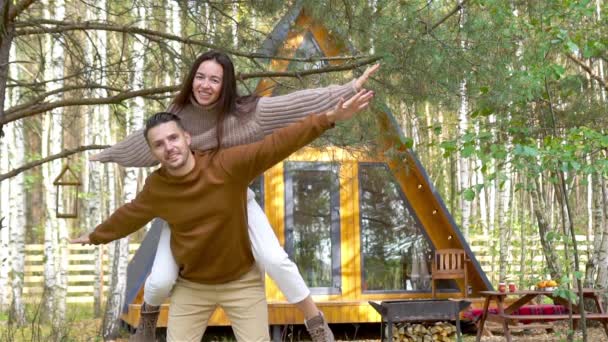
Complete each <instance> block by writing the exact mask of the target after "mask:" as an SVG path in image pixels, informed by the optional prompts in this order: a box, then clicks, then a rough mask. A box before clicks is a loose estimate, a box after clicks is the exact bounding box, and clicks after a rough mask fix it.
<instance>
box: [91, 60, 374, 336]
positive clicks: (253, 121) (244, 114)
mask: <svg viewBox="0 0 608 342" xmlns="http://www.w3.org/2000/svg"><path fill="white" fill-rule="evenodd" d="M378 67H379V65H374V66H372V67H371V68H369V69H367V70H366V71H365V72H364V74H363V75H362V76H361V77H359V78H358V79H356V80H353V81H351V82H349V83H347V84H345V85H342V86H329V87H326V88H319V89H310V90H301V91H297V92H294V93H291V94H288V95H283V96H276V97H261V98H260V97H257V96H239V95H238V93H237V90H236V77H235V72H234V65H233V64H232V61H231V60H230V58H229V57H228V56H227V55H226V54H224V53H222V52H217V51H209V52H207V53H204V54H202V55H201V56H199V57H198V58H197V59H196V61H195V62H194V64H193V65H192V68H191V69H190V71H189V73H188V75H187V77H186V78H185V80H184V82H183V84H182V88H181V90H180V92H179V93H178V94H177V96H176V97H175V99H174V100H173V102H172V104H171V106H170V108H169V111H170V112H173V113H174V114H176V115H178V116H179V117H180V118H181V120H182V122H183V123H184V126H185V127H186V129H188V131H189V132H190V134H191V136H192V145H191V146H192V148H193V149H197V150H210V149H218V148H219V147H220V146H222V147H230V146H234V145H240V144H245V143H251V142H254V141H258V140H260V139H262V138H263V137H264V136H265V135H268V134H270V133H272V132H273V131H274V130H275V129H277V128H280V127H283V126H286V125H287V124H289V123H292V122H295V121H298V120H299V119H301V118H303V117H305V116H306V115H308V114H310V113H322V112H325V111H327V110H330V109H332V108H333V107H335V105H336V104H337V103H338V102H339V101H340V99H344V100H346V99H348V98H350V97H351V96H353V95H354V94H356V93H357V91H358V90H360V89H362V87H363V84H364V83H365V82H366V81H367V79H368V78H369V76H370V75H371V74H373V73H374V72H375V71H376V70H377V69H378ZM92 160H97V161H101V162H116V163H118V164H120V165H122V166H136V167H142V166H152V165H155V164H156V162H155V159H154V157H153V156H152V155H151V153H150V152H149V149H148V146H147V144H146V141H145V139H144V137H143V135H142V132H140V131H138V132H135V133H133V134H131V135H129V136H128V137H127V138H126V139H125V140H123V141H121V142H119V143H117V144H115V145H114V146H112V147H110V148H108V149H106V150H104V151H102V152H101V153H99V154H97V155H95V156H94V157H93V158H92ZM247 212H248V219H249V236H250V240H251V243H252V251H253V255H254V257H255V259H256V261H257V263H258V265H259V266H260V268H261V269H263V270H265V271H266V272H267V273H268V275H269V276H270V277H271V278H272V279H273V280H274V281H275V283H276V284H277V286H278V287H279V288H280V289H281V291H282V292H283V293H284V294H285V297H286V298H287V300H288V301H289V302H290V303H295V305H296V307H297V308H298V309H299V310H301V311H302V313H303V314H304V316H305V318H306V321H305V324H306V327H307V329H308V331H309V333H310V335H311V337H312V338H313V341H333V334H332V333H331V331H330V330H329V327H328V326H327V323H326V322H325V319H324V318H323V315H322V314H321V312H320V311H319V309H318V308H317V306H316V305H315V303H314V301H313V300H312V298H311V297H310V290H309V289H308V287H307V286H306V284H305V283H304V280H303V279H302V276H301V275H300V273H299V271H298V268H297V266H296V265H295V264H294V263H293V262H292V261H291V260H290V259H289V258H288V256H287V254H286V253H285V251H284V250H283V249H282V248H281V246H280V244H279V242H278V240H277V238H276V236H275V234H274V231H273V230H272V227H270V224H269V222H268V219H267V218H266V216H265V214H264V212H263V211H262V209H261V208H260V206H259V205H258V204H257V203H256V202H255V200H254V196H253V192H252V191H251V190H249V191H248V207H247ZM169 239H170V230H169V228H168V227H166V226H165V227H164V228H163V230H162V232H161V237H160V240H159V243H158V249H157V252H156V257H155V260H154V265H153V266H152V271H151V273H150V276H149V277H148V279H147V281H146V285H145V288H144V304H143V306H142V314H141V319H140V324H139V326H138V328H137V332H136V334H135V336H134V339H135V340H149V339H151V338H153V334H154V330H155V327H156V320H157V318H158V312H159V306H160V305H161V304H162V302H163V301H164V300H165V298H166V297H167V296H168V295H169V292H170V291H171V289H172V287H173V285H174V283H175V280H176V279H177V275H178V269H177V265H176V263H175V260H174V259H173V256H172V254H171V250H170V247H169Z"/></svg>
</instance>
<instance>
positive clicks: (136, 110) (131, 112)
mask: <svg viewBox="0 0 608 342" xmlns="http://www.w3.org/2000/svg"><path fill="white" fill-rule="evenodd" d="M137 13H138V23H139V24H140V25H145V18H146V13H145V8H143V7H138V8H137ZM143 51H144V44H143V43H142V42H141V41H140V40H135V41H134V43H133V48H132V54H133V57H134V58H133V60H134V65H133V70H134V72H133V78H132V79H131V82H132V86H133V89H138V88H143V87H144V83H145V79H144V67H145V55H144V54H143V53H142V52H143ZM132 102H133V104H132V106H131V107H130V108H129V109H128V111H127V120H126V122H127V133H131V132H133V131H136V130H138V129H139V128H141V127H142V126H143V121H144V116H143V113H144V111H145V103H144V100H143V99H142V98H136V99H135V100H134V101H132ZM124 174H125V176H124V179H123V184H124V186H123V195H122V198H121V202H122V203H127V202H129V201H131V200H133V199H134V198H135V195H136V194H137V188H138V187H137V180H138V170H137V169H135V168H126V169H125V173H124ZM114 244H115V247H114V248H115V250H114V259H113V262H112V281H111V285H110V286H111V293H110V294H109V297H108V304H107V307H106V315H105V317H104V323H103V336H104V338H112V337H114V336H116V335H118V328H119V324H118V322H119V320H120V315H121V313H122V307H123V305H124V299H125V291H126V285H127V284H126V279H127V266H128V257H129V237H125V238H123V239H121V240H119V241H115V242H114Z"/></svg>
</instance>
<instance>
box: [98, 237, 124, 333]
mask: <svg viewBox="0 0 608 342" xmlns="http://www.w3.org/2000/svg"><path fill="white" fill-rule="evenodd" d="M110 248H112V249H113V250H114V251H113V258H112V278H111V280H110V291H109V293H108V301H107V303H106V313H105V315H104V318H103V323H102V327H103V328H102V335H103V338H104V340H112V339H115V338H116V337H117V336H118V335H119V334H118V333H119V328H120V324H119V323H120V315H121V314H122V306H123V304H124V301H125V290H126V287H127V265H128V262H127V259H128V256H129V237H126V238H123V239H120V240H117V241H114V242H112V243H111V244H110Z"/></svg>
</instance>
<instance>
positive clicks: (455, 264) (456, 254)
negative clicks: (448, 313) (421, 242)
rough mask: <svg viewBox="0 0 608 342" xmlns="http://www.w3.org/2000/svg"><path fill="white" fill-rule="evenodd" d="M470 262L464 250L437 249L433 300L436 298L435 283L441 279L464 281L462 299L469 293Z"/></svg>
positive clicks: (433, 278)
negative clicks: (468, 266) (468, 270)
mask: <svg viewBox="0 0 608 342" xmlns="http://www.w3.org/2000/svg"><path fill="white" fill-rule="evenodd" d="M468 262H469V260H468V258H467V255H466V253H465V251H464V250H462V249H437V250H435V257H434V259H433V264H432V273H431V288H432V294H433V298H436V285H435V281H437V280H439V279H464V286H463V288H462V297H463V298H466V297H467V294H468V292H469V283H468V278H467V264H468Z"/></svg>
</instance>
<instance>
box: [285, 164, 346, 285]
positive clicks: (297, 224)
mask: <svg viewBox="0 0 608 342" xmlns="http://www.w3.org/2000/svg"><path fill="white" fill-rule="evenodd" d="M339 196H340V195H339V182H338V167H337V166H336V165H333V164H329V163H304V162H286V163H285V250H286V251H287V253H288V254H289V256H290V257H291V258H292V260H294V261H295V263H296V264H297V265H298V267H299V269H300V272H301V273H302V276H303V278H304V281H305V282H306V284H308V286H310V287H311V288H312V292H313V293H315V294H321V293H338V292H339V288H340V211H339V206H340V198H339Z"/></svg>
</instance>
